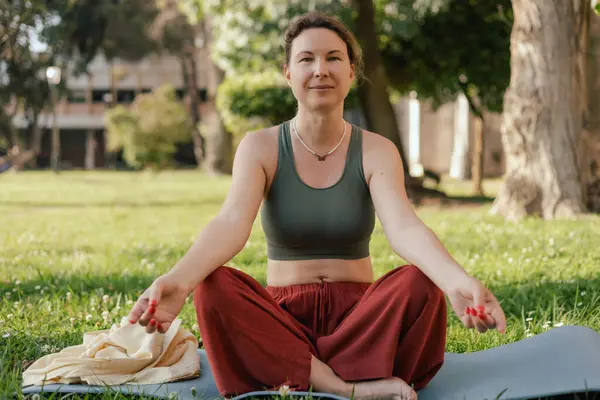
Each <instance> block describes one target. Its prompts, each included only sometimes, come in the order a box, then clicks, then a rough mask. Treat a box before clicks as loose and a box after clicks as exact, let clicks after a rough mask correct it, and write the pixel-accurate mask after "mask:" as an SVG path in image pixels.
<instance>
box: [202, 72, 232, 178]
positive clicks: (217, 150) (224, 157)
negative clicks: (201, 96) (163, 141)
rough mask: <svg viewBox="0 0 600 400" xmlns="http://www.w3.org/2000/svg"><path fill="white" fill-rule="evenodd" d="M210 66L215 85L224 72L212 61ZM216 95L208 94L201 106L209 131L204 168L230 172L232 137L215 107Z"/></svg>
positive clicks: (208, 170)
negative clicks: (205, 101) (206, 100)
mask: <svg viewBox="0 0 600 400" xmlns="http://www.w3.org/2000/svg"><path fill="white" fill-rule="evenodd" d="M211 68H212V69H213V71H214V75H215V76H216V81H217V86H218V85H219V84H220V83H221V82H223V79H224V78H225V73H224V71H222V70H221V69H220V68H219V67H217V66H216V65H215V64H214V63H212V65H211ZM215 97H216V96H210V97H209V99H208V102H207V104H206V105H205V107H204V108H203V110H204V112H205V118H206V121H207V124H206V125H204V127H205V128H208V130H209V131H210V133H207V134H206V137H207V138H208V149H207V154H206V163H205V165H204V169H205V170H206V171H207V172H208V173H211V174H231V172H232V169H233V138H232V136H231V133H230V132H228V131H227V129H226V128H225V124H224V123H223V118H221V114H220V113H219V110H218V109H217V104H216V98H215Z"/></svg>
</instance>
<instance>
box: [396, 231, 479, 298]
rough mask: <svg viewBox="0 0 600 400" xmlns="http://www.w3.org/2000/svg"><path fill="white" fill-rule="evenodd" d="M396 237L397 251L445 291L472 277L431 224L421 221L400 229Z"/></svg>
mask: <svg viewBox="0 0 600 400" xmlns="http://www.w3.org/2000/svg"><path fill="white" fill-rule="evenodd" d="M394 238H395V239H394V243H391V245H392V248H393V250H394V252H395V253H396V254H398V255H399V256H400V257H402V258H404V259H405V260H406V261H408V262H409V263H411V264H414V265H415V266H417V267H418V268H419V269H420V270H421V271H423V273H424V274H425V275H427V276H428V277H429V278H430V279H431V280H432V281H433V282H434V283H435V284H436V285H437V286H438V287H439V288H440V289H441V290H442V291H443V292H444V293H448V291H449V290H450V289H451V288H452V287H453V286H454V284H455V283H456V282H458V281H459V280H461V279H463V278H467V277H468V276H469V275H468V274H467V272H466V271H465V270H464V269H463V268H462V267H461V266H460V264H458V263H457V262H456V260H454V258H452V256H451V255H450V253H448V251H447V250H446V248H445V247H444V245H443V244H442V242H441V241H440V240H439V239H438V238H437V236H436V235H435V233H434V232H433V231H432V230H431V229H430V228H429V227H427V225H425V224H423V223H421V222H419V223H416V224H414V225H412V226H411V227H408V228H404V229H400V230H399V231H398V232H396V233H394Z"/></svg>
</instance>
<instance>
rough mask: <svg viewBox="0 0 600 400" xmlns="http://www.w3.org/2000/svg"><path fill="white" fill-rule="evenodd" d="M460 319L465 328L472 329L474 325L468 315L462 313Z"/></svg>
mask: <svg viewBox="0 0 600 400" xmlns="http://www.w3.org/2000/svg"><path fill="white" fill-rule="evenodd" d="M460 320H461V322H462V323H463V325H464V326H465V328H467V329H473V328H474V327H475V324H473V319H472V318H471V316H470V315H463V316H462V317H460Z"/></svg>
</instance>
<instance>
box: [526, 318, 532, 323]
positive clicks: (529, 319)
mask: <svg viewBox="0 0 600 400" xmlns="http://www.w3.org/2000/svg"><path fill="white" fill-rule="evenodd" d="M525 321H527V322H529V321H533V318H531V317H529V318H526V319H525Z"/></svg>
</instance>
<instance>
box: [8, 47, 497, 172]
mask: <svg viewBox="0 0 600 400" xmlns="http://www.w3.org/2000/svg"><path fill="white" fill-rule="evenodd" d="M196 64H197V68H198V71H197V82H198V88H197V89H198V97H199V100H200V103H201V104H200V107H201V108H202V106H203V104H202V103H203V102H204V101H206V98H207V91H208V87H209V85H210V84H211V82H213V81H212V80H211V77H210V75H209V74H210V73H209V71H210V69H209V68H208V67H209V64H208V62H207V53H206V51H205V50H204V49H199V51H198V52H197V62H196ZM89 70H90V75H89V76H88V75H81V76H74V75H73V74H71V73H70V72H69V71H66V72H63V74H64V75H65V76H64V79H65V82H66V84H67V87H68V89H69V90H68V95H67V96H66V97H63V98H62V99H61V101H60V103H59V105H58V107H57V123H58V127H59V130H60V153H61V155H60V156H61V168H63V169H70V168H78V169H79V168H88V169H93V168H106V167H115V166H116V167H119V166H123V167H125V164H124V163H123V162H122V161H121V160H120V156H119V154H110V153H108V152H107V151H105V148H106V141H105V135H104V133H105V130H104V112H105V111H106V109H107V108H108V107H110V106H111V104H130V103H131V102H133V100H134V99H135V97H136V95H138V94H139V93H148V92H150V91H152V90H153V89H154V88H156V87H158V86H160V85H162V84H165V83H169V84H171V85H173V86H174V87H175V88H176V90H177V93H178V95H179V97H180V98H182V99H184V98H185V96H184V88H183V82H182V71H181V64H180V62H179V60H178V59H177V58H175V57H171V56H168V55H161V56H158V55H156V56H149V57H147V58H145V59H144V60H142V61H141V62H136V63H127V62H120V61H118V60H116V61H114V62H108V61H107V60H106V59H104V57H102V56H98V57H97V58H95V59H94V60H93V62H92V63H91V64H90V67H89ZM394 109H395V111H396V115H397V117H398V124H399V128H400V131H401V140H402V142H403V144H404V146H405V149H406V154H407V156H408V158H409V159H408V160H407V162H408V164H409V166H410V168H411V171H412V172H413V173H414V175H420V174H421V173H422V171H423V170H424V169H427V170H431V171H434V172H437V173H440V174H446V173H447V174H450V175H451V176H453V177H455V178H468V177H469V176H470V165H471V157H472V154H471V149H472V148H473V138H474V132H473V125H474V124H473V123H472V122H473V118H474V116H473V115H472V114H471V113H470V112H469V109H468V105H467V104H466V100H465V99H464V98H459V99H458V100H457V101H456V102H454V103H448V104H445V105H443V106H442V107H440V108H439V109H437V110H433V109H432V108H431V107H430V106H429V105H428V103H426V102H421V101H419V100H417V99H413V98H409V97H406V98H402V99H400V101H398V102H397V103H396V104H394ZM345 117H346V118H347V119H348V120H349V121H351V122H353V123H356V124H357V125H359V126H363V127H366V124H365V120H364V118H363V117H362V115H361V113H360V112H358V111H357V112H352V111H350V112H347V113H346V115H345ZM15 124H16V126H17V127H18V128H19V129H25V128H26V126H27V121H26V120H25V119H24V117H23V115H19V114H17V116H16V118H15ZM39 124H40V126H41V127H42V129H43V130H44V133H43V135H42V138H43V139H42V149H41V153H40V154H39V156H38V157H37V166H38V167H39V168H47V167H49V166H50V153H51V138H52V135H51V131H52V126H53V118H52V115H51V114H43V115H42V116H41V118H40V121H39ZM499 127H500V115H497V114H487V115H486V125H485V127H484V129H485V142H484V168H483V172H484V176H485V177H493V176H500V175H502V173H503V171H504V158H503V152H502V143H501V139H500V133H499ZM176 161H177V162H178V163H179V164H180V165H182V164H183V165H194V164H195V158H194V153H193V147H192V143H189V144H188V145H183V146H181V147H180V148H179V151H178V153H177V155H176Z"/></svg>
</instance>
